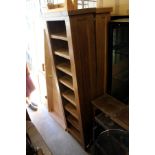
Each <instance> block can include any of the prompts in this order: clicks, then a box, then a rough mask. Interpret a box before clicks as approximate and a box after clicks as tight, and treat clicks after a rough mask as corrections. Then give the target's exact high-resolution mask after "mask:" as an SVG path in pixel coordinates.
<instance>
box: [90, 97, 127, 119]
mask: <svg viewBox="0 0 155 155" xmlns="http://www.w3.org/2000/svg"><path fill="white" fill-rule="evenodd" d="M92 103H93V105H94V106H96V107H97V108H98V109H99V110H101V111H102V112H103V113H105V114H106V115H109V116H110V117H113V116H115V115H116V113H117V112H119V111H120V110H122V109H123V108H125V107H126V105H125V104H124V103H122V102H120V101H119V100H117V99H115V98H114V97H112V96H110V95H107V94H105V95H103V96H101V97H100V98H97V99H95V100H93V101H92Z"/></svg>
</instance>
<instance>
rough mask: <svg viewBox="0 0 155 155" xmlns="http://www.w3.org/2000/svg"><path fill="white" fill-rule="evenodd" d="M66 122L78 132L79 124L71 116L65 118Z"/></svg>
mask: <svg viewBox="0 0 155 155" xmlns="http://www.w3.org/2000/svg"><path fill="white" fill-rule="evenodd" d="M67 120H68V122H69V123H70V124H72V125H73V126H74V127H75V128H76V129H77V130H80V127H79V122H78V121H77V120H76V119H75V118H74V117H72V116H71V115H69V116H67Z"/></svg>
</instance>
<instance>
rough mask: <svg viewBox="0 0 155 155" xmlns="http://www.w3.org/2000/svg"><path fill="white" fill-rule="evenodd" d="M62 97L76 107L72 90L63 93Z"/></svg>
mask: <svg viewBox="0 0 155 155" xmlns="http://www.w3.org/2000/svg"><path fill="white" fill-rule="evenodd" d="M62 96H63V97H64V98H65V99H66V100H68V101H69V102H71V103H72V104H73V105H74V106H76V103H75V95H74V93H73V92H72V91H71V90H67V91H65V92H63V93H62Z"/></svg>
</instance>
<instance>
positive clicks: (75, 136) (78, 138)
mask: <svg viewBox="0 0 155 155" xmlns="http://www.w3.org/2000/svg"><path fill="white" fill-rule="evenodd" d="M68 132H69V133H71V135H72V136H73V137H74V138H75V139H77V140H78V141H79V142H80V143H81V136H80V132H78V131H77V130H76V129H75V128H74V127H72V126H70V127H69V128H68Z"/></svg>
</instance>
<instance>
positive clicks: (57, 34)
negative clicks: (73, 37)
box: [51, 32, 68, 41]
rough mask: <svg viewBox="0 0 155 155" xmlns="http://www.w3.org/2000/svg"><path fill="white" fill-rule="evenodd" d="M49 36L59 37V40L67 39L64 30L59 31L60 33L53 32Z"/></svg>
mask: <svg viewBox="0 0 155 155" xmlns="http://www.w3.org/2000/svg"><path fill="white" fill-rule="evenodd" d="M51 38H52V39H60V40H65V41H68V39H67V36H66V33H65V32H61V33H53V34H51Z"/></svg>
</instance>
